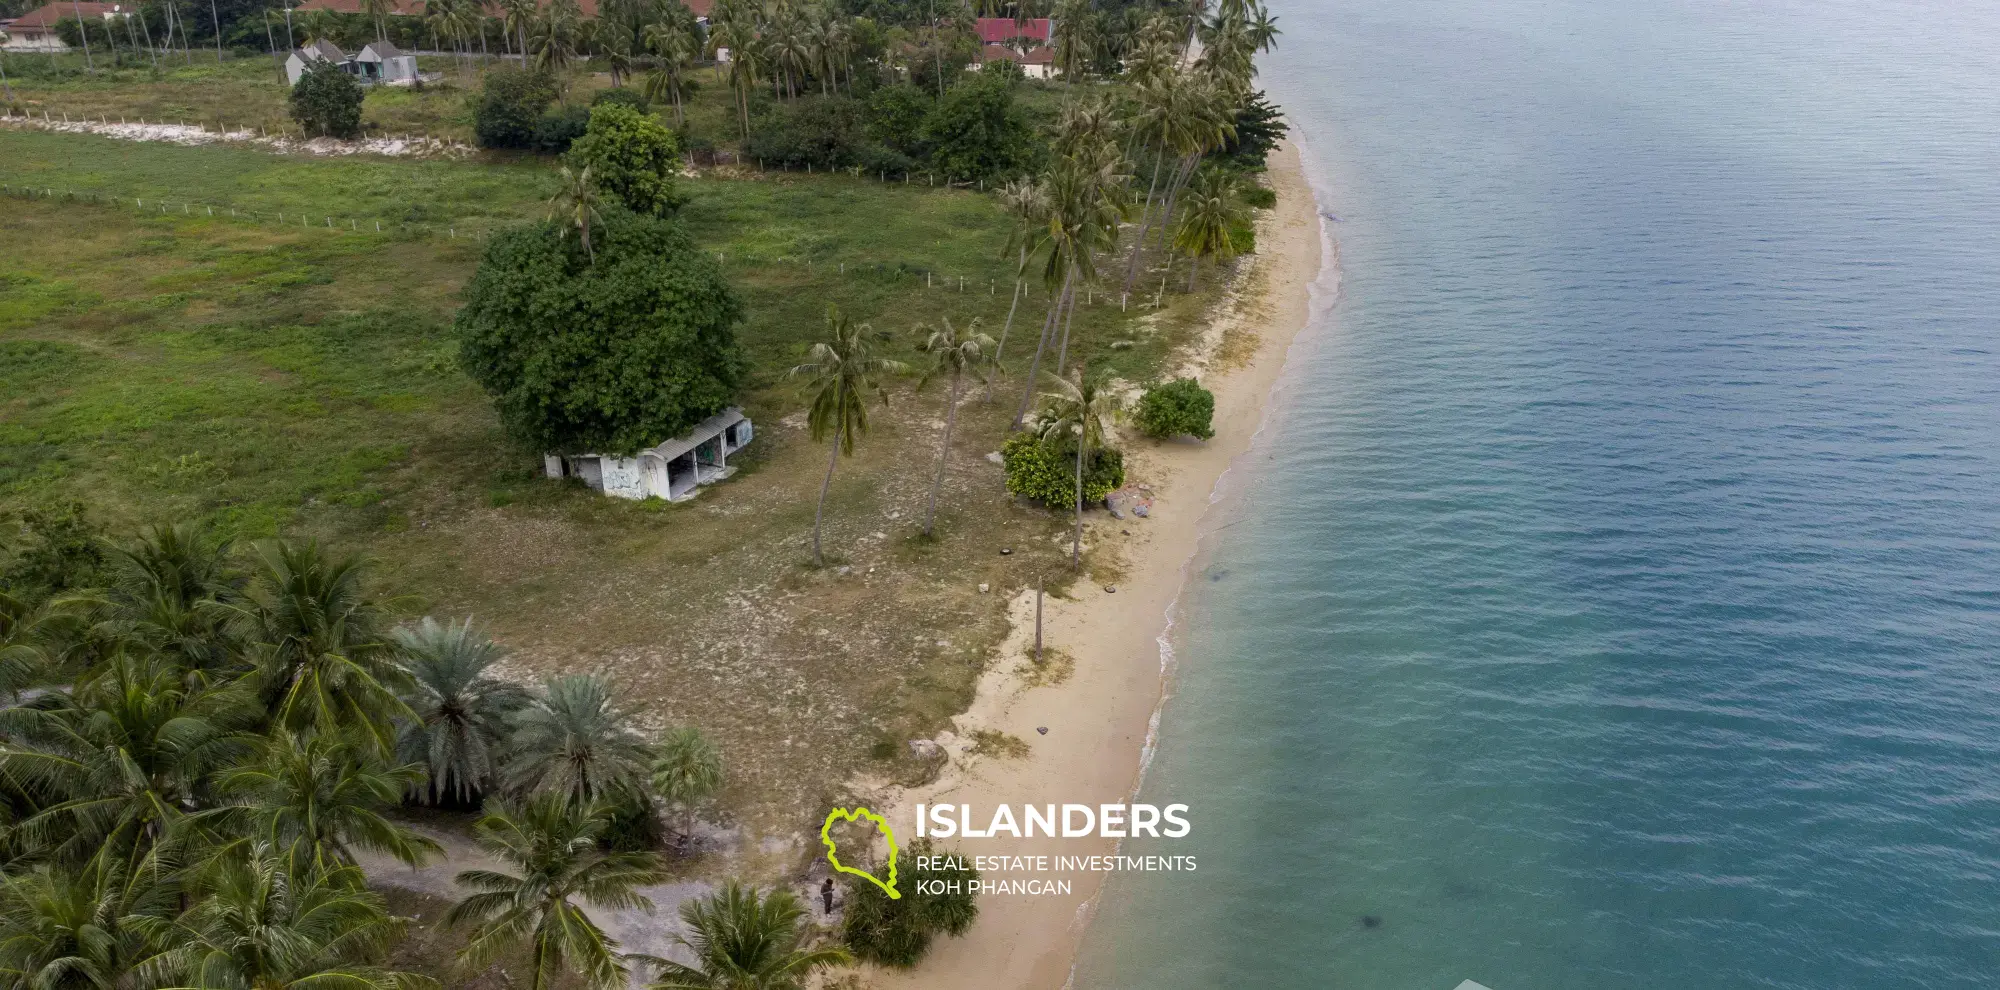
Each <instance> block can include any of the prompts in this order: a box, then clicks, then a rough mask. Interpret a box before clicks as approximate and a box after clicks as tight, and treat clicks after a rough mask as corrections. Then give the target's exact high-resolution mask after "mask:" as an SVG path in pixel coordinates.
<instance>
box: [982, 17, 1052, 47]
mask: <svg viewBox="0 0 2000 990" xmlns="http://www.w3.org/2000/svg"><path fill="white" fill-rule="evenodd" d="M1051 26H1052V22H1051V21H1050V20H1049V19H1048V18H1046V17H1031V18H1029V19H1027V20H1025V21H1017V20H1015V19H1013V18H1011V17H982V18H980V19H979V22H978V28H979V43H980V44H982V45H992V44H997V43H999V42H1003V41H1006V40H1008V39H1009V38H1018V37H1028V38H1034V39H1036V40H1037V41H1043V42H1046V41H1048V40H1049V37H1050V34H1049V31H1050V28H1051Z"/></svg>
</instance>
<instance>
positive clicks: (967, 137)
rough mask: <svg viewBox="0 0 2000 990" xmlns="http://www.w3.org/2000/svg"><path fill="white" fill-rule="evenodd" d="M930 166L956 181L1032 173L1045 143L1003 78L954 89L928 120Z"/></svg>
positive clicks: (926, 132) (926, 127) (927, 138)
mask: <svg viewBox="0 0 2000 990" xmlns="http://www.w3.org/2000/svg"><path fill="white" fill-rule="evenodd" d="M923 137H924V141H925V142H926V143H927V144H928V145H929V146H930V148H931V162H932V163H933V164H935V165H936V166H937V168H938V170H939V171H941V172H943V173H944V174H945V175H946V176H949V177H950V178H953V179H960V180H971V179H993V178H1005V177H1007V176H1011V175H1018V174H1020V173H1022V172H1027V171H1030V170H1031V169H1033V168H1034V166H1035V165H1036V163H1037V161H1038V159H1039V158H1040V157H1041V156H1042V153H1043V148H1042V144H1041V142H1040V141H1039V140H1037V139H1036V137H1035V131H1034V128H1033V127H1031V126H1029V124H1028V118H1027V115H1026V114H1024V113H1022V112H1021V108H1020V107H1018V106H1016V105H1015V104H1014V91H1013V89H1012V88H1011V87H1009V86H1008V85H1007V83H1006V82H1005V81H1004V80H996V79H979V80H976V81H971V82H967V83H965V84H963V85H959V86H956V87H953V88H952V90H951V91H950V92H948V93H946V94H945V97H944V99H942V100H940V101H938V104H937V106H936V107H935V108H934V109H932V110H931V112H930V115H929V116H927V117H925V118H924V127H923Z"/></svg>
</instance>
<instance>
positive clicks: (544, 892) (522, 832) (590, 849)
mask: <svg viewBox="0 0 2000 990" xmlns="http://www.w3.org/2000/svg"><path fill="white" fill-rule="evenodd" d="M610 821H611V816H610V811H609V810H608V809H607V808H606V807H605V806H604V805H602V804H595V803H593V804H584V805H578V804H574V803H572V802H569V801H565V800H563V798H562V796H561V795H558V794H543V795H540V796H537V797H535V798H533V799H531V800H530V801H528V802H527V803H526V804H522V805H513V804H508V803H505V802H496V804H495V806H494V807H493V809H492V810H491V811H488V812H487V814H486V816H485V817H484V818H482V819H480V821H479V826H478V830H479V844H480V846H481V847H482V848H484V849H485V850H486V851H487V852H488V853H490V854H492V855H493V856H494V857H495V858H497V859H499V860H501V861H503V862H505V863H507V864H508V865H509V866H511V867H513V869H514V870H515V872H514V873H504V872H501V871H498V870H467V871H465V872H463V873H460V874H459V875H458V882H459V884H460V885H462V886H465V887H467V888H470V889H471V890H473V891H475V893H473V894H472V895H471V896H469V897H467V898H466V899H465V900H462V901H460V902H458V904H457V905H456V906H454V907H453V908H452V909H451V913H450V914H449V915H447V916H446V920H447V922H448V923H450V924H454V925H455V924H459V923H461V922H467V921H470V922H472V923H474V924H475V925H476V926H477V927H476V929H475V930H474V932H473V935H472V938H471V939H470V940H469V941H467V942H466V945H465V949H464V951H462V952H460V953H459V961H460V962H461V964H463V965H465V966H467V967H476V966H483V965H485V964H486V963H487V962H489V961H491V960H492V959H493V958H494V957H495V956H497V955H498V954H500V953H501V952H503V951H506V950H508V949H511V948H513V947H515V946H516V945H519V944H520V943H521V942H522V941H523V940H527V941H529V942H530V944H531V945H532V946H533V954H534V956H533V957H534V962H533V966H534V976H533V977H532V980H533V982H532V984H531V985H532V987H533V990H543V988H545V987H547V986H548V985H549V984H550V983H551V982H552V981H553V980H554V978H555V976H556V974H557V973H558V972H560V971H561V970H563V969H564V968H568V969H571V970H573V971H575V972H578V973H580V974H582V976H583V978H584V980H585V982H586V983H587V984H588V985H589V986H591V987H593V988H599V990H612V988H617V987H623V986H624V985H625V979H626V969H625V965H624V964H623V963H622V962H620V960H619V957H618V953H617V949H618V942H617V940H615V939H613V938H611V937H610V936H609V935H606V934H605V933H604V930H603V929H601V928H599V927H597V925H596V924H595V923H594V922H592V921H591V920H590V918H589V917H588V916H587V915H585V914H584V912H583V909H582V908H581V907H579V906H578V905H577V903H576V901H577V900H578V899H580V900H582V901H583V902H585V903H587V904H591V905H594V906H597V907H604V908H643V909H646V910H651V909H652V906H653V904H652V902H651V901H649V900H647V899H646V898H645V897H643V896H641V895H640V894H639V893H638V890H637V888H639V887H641V886H643V885H645V884H649V883H658V882H659V881H660V880H661V879H662V876H663V874H662V872H661V870H660V864H659V858H658V857H656V856H654V855H652V854H651V853H604V852H600V851H599V850H598V848H597V840H598V837H599V836H601V835H603V834H604V830H605V827H606V826H607V825H609V824H610Z"/></svg>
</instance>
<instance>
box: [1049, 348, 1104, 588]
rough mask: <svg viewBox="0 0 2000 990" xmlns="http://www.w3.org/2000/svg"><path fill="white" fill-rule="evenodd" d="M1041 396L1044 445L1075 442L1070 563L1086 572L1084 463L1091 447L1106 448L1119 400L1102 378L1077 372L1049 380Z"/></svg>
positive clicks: (1081, 370)
mask: <svg viewBox="0 0 2000 990" xmlns="http://www.w3.org/2000/svg"><path fill="white" fill-rule="evenodd" d="M1049 385H1050V388H1049V390H1048V391H1046V392H1043V393H1042V400H1043V405H1042V418H1041V421H1040V423H1039V424H1038V432H1039V433H1040V435H1041V439H1042V441H1043V442H1044V443H1049V442H1057V443H1060V442H1062V441H1063V440H1068V439H1074V440H1075V442H1076V531H1075V535H1074V536H1073V537H1072V538H1071V540H1070V562H1071V564H1072V565H1073V566H1074V567H1075V568H1076V569H1078V570H1082V569H1083V463H1084V460H1085V459H1086V458H1087V457H1089V455H1090V449H1091V447H1092V446H1097V447H1102V446H1104V435H1105V428H1106V424H1107V423H1108V422H1109V421H1110V420H1112V419H1114V418H1116V416H1117V415H1118V398H1117V396H1116V395H1114V394H1113V393H1112V392H1111V390H1110V389H1109V388H1107V387H1106V382H1105V380H1104V379H1103V378H1102V377H1093V376H1091V375H1087V374H1085V373H1084V370H1083V368H1081V367H1078V368H1077V369H1076V376H1075V378H1074V379H1070V378H1060V377H1057V376H1054V375H1051V376H1049Z"/></svg>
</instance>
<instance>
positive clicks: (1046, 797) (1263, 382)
mask: <svg viewBox="0 0 2000 990" xmlns="http://www.w3.org/2000/svg"><path fill="white" fill-rule="evenodd" d="M1267 176H1268V178H1269V181H1270V184H1271V186H1272V188H1273V189H1274V190H1275V191H1276V192H1277V195H1278V200H1277V205H1276V207H1275V208H1273V209H1272V210H1270V211H1268V212H1267V213H1266V214H1265V215H1264V216H1262V217H1260V218H1259V219H1258V222H1257V248H1258V250H1257V253H1256V254H1255V255H1254V256H1253V260H1252V261H1251V270H1250V271H1249V272H1247V273H1245V274H1244V275H1242V276H1240V282H1241V284H1240V285H1239V286H1237V287H1235V288H1232V290H1231V292H1230V295H1229V296H1228V297H1227V298H1226V299H1225V301H1224V302H1222V303H1220V304H1218V306H1217V308H1216V310H1215V313H1214V316H1213V319H1212V323H1211V325H1210V327H1209V329H1208V330H1207V331H1206V332H1205V333H1204V335H1203V339H1202V342H1201V344H1200V346H1199V347H1197V348H1196V349H1195V350H1194V352H1193V353H1191V354H1189V355H1188V356H1187V358H1186V359H1185V360H1184V361H1183V362H1182V363H1181V365H1180V368H1179V373H1180V374H1194V375H1197V377H1199V378H1200V379H1201V381H1202V384H1203V385H1204V386H1205V387H1207V388H1209V389H1210V390H1211V391H1212V392H1214V394H1215V418H1214V428H1215V436H1214V438H1213V439H1211V440H1209V441H1207V442H1206V443H1200V444H1196V443H1186V442H1154V441H1149V440H1144V439H1137V440H1134V439H1132V438H1129V437H1128V438H1127V455H1126V456H1127V464H1128V472H1127V473H1128V477H1129V478H1131V479H1133V481H1135V482H1143V483H1145V484H1147V485H1149V486H1150V487H1151V490H1152V496H1153V499H1154V501H1153V505H1152V509H1151V515H1150V516H1149V517H1147V518H1144V519H1138V518H1129V519H1125V520H1118V519H1113V518H1110V517H1108V516H1105V515H1101V514H1100V515H1099V516H1098V517H1096V518H1092V519H1090V520H1088V521H1087V522H1086V524H1085V539H1086V541H1087V542H1095V541H1096V540H1109V541H1111V542H1110V543H1109V546H1110V548H1111V549H1112V550H1113V553H1114V556H1115V557H1116V558H1118V559H1119V560H1121V562H1122V564H1123V570H1124V577H1122V578H1120V579H1118V580H1119V583H1118V584H1116V585H1113V586H1112V587H1115V588H1116V589H1117V590H1116V591H1115V592H1112V591H1108V590H1107V588H1106V586H1105V585H1103V584H1099V583H1096V582H1094V581H1088V580H1086V581H1080V582H1077V584H1076V585H1075V587H1074V593H1075V594H1076V596H1077V597H1075V598H1056V597H1050V598H1048V599H1047V601H1046V603H1045V606H1044V607H1045V614H1044V629H1045V632H1044V639H1045V642H1046V645H1047V647H1048V648H1049V649H1052V650H1059V651H1062V653H1064V654H1067V655H1068V656H1069V657H1072V658H1074V660H1075V669H1074V671H1073V672H1072V673H1070V674H1069V675H1068V676H1067V677H1066V678H1065V679H1063V680H1061V682H1060V683H1056V684H1047V685H1037V684H1032V683H1029V682H1028V681H1026V680H1024V679H1023V677H1022V673H1023V669H1024V668H1025V667H1026V666H1027V664H1028V660H1027V657H1028V656H1029V655H1031V654H1032V652H1033V648H1034V646H1033V644H1034V624H1035V621H1034V612H1035V596H1034V592H1033V590H1032V589H1029V590H1027V591H1024V592H1022V593H1020V594H1017V595H1016V596H1015V598H1014V599H1013V601H1012V602H1010V603H1009V616H1010V620H1011V631H1010V633H1009V635H1008V638H1007V640H1006V641H1005V642H1004V643H1003V644H1002V645H1001V648H1000V653H999V657H998V659H996V660H995V661H994V662H993V664H992V665H991V667H989V669H988V670H987V672H986V673H985V674H984V675H982V677H981V678H980V682H979V686H978V691H977V694H976V696H975V698H974V700H973V703H972V705H971V706H970V707H969V708H968V709H967V710H966V711H965V713H963V714H961V715H959V716H958V717H957V718H956V719H955V720H954V724H955V726H956V733H955V736H954V737H953V738H950V739H942V740H940V741H941V742H944V743H945V745H946V748H947V749H948V750H949V751H950V752H951V754H952V756H953V757H954V759H953V760H952V762H951V764H950V765H949V766H948V767H947V768H946V770H945V771H944V772H943V773H942V774H941V775H940V776H939V778H938V779H937V780H936V781H934V782H932V783H930V784H928V785H925V786H923V787H918V788H909V789H905V790H902V791H901V792H899V793H895V794H894V796H893V798H892V799H891V800H889V801H887V802H886V803H885V804H886V807H885V808H884V810H885V811H886V812H887V814H888V815H889V820H890V821H891V822H895V823H898V824H899V825H900V824H902V823H907V822H909V821H911V820H912V816H913V814H914V809H915V805H917V804H919V803H924V804H930V803H938V802H951V803H958V804H971V805H973V806H975V807H979V808H982V809H985V808H990V807H991V806H993V805H996V804H1013V805H1021V804H1047V803H1055V804H1062V803H1078V804H1104V803H1117V802H1123V801H1128V800H1130V799H1131V797H1132V796H1133V795H1134V794H1136V793H1137V791H1138V788H1139V784H1140V782H1141V780H1142V778H1143V775H1144V773H1145V769H1146V766H1147V764H1149V763H1150V762H1151V758H1152V751H1153V745H1154V741H1155V740H1154V735H1155V732H1156V731H1157V729H1158V725H1159V717H1160V712H1161V706H1162V705H1163V703H1164V701H1165V700H1166V697H1167V693H1168V686H1169V685H1168V679H1169V675H1170V672H1171V658H1172V656H1173V642H1174V641H1175V640H1176V639H1177V638H1178V635H1179V633H1178V628H1177V627H1178V623H1177V621H1176V620H1177V617H1178V611H1179V602H1180V594H1181V590H1182V588H1183V586H1184V585H1185V580H1186V576H1187V574H1188V573H1189V567H1190V565H1191V564H1192V562H1193V561H1194V560H1195V558H1196V556H1197V555H1198V553H1199V552H1200V550H1201V543H1202V538H1203V537H1204V536H1205V535H1206V534H1207V533H1209V532H1211V527H1210V525H1209V524H1210V523H1211V522H1212V519H1211V517H1212V515H1213V514H1214V511H1216V510H1215V507H1216V506H1218V505H1222V504H1223V503H1224V502H1226V501H1227V496H1226V495H1225V494H1224V492H1223V488H1224V487H1225V486H1224V484H1223V482H1224V480H1225V478H1226V477H1227V476H1228V474H1229V473H1230V471H1231V470H1232V469H1233V468H1234V467H1235V466H1236V465H1237V463H1238V461H1239V460H1241V459H1242V458H1243V457H1244V456H1246V455H1248V454H1249V453H1251V451H1252V448H1253V446H1254V443H1255V441H1256V439H1257V437H1258V436H1259V434H1260V433H1262V431H1263V428H1264V426H1265V425H1266V422H1267V417H1268V415H1269V414H1270V413H1271V411H1272V402H1271V398H1272V397H1273V395H1274V394H1275V391H1276V387H1277V386H1278V384H1279V381H1280V379H1281V377H1282V375H1283V372H1284V370H1285V368H1286V366H1287V356H1288V354H1289V352H1290V350H1291V347H1292V344H1293V341H1294V339H1295V338H1296V337H1297V336H1298V335H1299V333H1300V331H1302V330H1303V329H1304V328H1305V325H1306V323H1307V321H1308V320H1309V318H1310V316H1311V312H1312V303H1313V300H1314V298H1315V293H1314V286H1315V284H1316V283H1317V282H1318V280H1319V278H1320V275H1321V270H1322V269H1321V263H1322V260H1323V259H1322V233H1321V229H1320V221H1319V209H1318V205H1317V201H1316V199H1315V198H1314V194H1313V190H1312V188H1311V186H1310V184H1309V183H1308V182H1307V180H1306V177H1305V170H1304V167H1303V164H1302V162H1301V159H1300V150H1299V147H1298V144H1297V142H1296V141H1294V140H1287V141H1286V142H1285V143H1284V144H1282V145H1281V146H1280V147H1279V148H1278V149H1276V150H1275V151H1274V152H1273V153H1272V156H1271V160H1270V164H1269V168H1268V171H1267ZM1043 728H1046V729H1047V732H1046V734H1043V733H1041V732H1038V731H1037V730H1038V729H1043ZM979 730H989V731H999V732H1005V733H1008V734H1010V735H1012V736H1014V737H1016V738H1018V739H1021V740H1023V741H1025V742H1027V744H1028V745H1029V747H1030V752H1029V755H1028V756H1026V757H1024V758H1019V759H1005V758H999V757H984V756H975V755H971V754H970V753H969V752H968V750H969V749H970V747H971V744H972V738H971V737H972V734H973V733H974V732H975V731H979ZM941 844H942V845H943V846H944V847H946V848H951V847H953V846H954V845H955V846H956V848H957V850H958V851H960V852H963V853H965V854H967V855H1049V856H1054V855H1057V854H1061V855H1083V856H1088V855H1105V854H1110V853H1113V852H1115V851H1116V850H1117V847H1118V841H1117V840H1115V839H1108V838H1096V837H1092V838H1087V839H1049V838H1044V837H1037V838H1032V839H1014V838H987V839H974V840H944V841H943V842H942V843H941ZM1057 876H1060V877H1063V878H1067V879H1071V880H1073V881H1074V882H1073V884H1072V885H1071V889H1070V891H1069V892H1067V893H1062V894H1054V895H1040V896H1020V895H1012V894H1006V895H1000V894H989V895H986V896H982V897H981V898H980V899H979V920H978V921H977V922H976V923H975V924H974V925H973V927H972V929H971V931H969V932H967V933H966V934H965V936H963V937H961V938H941V939H940V940H938V941H937V942H936V943H934V944H933V946H932V950H931V952H930V954H929V955H928V956H927V957H926V958H925V960H924V961H923V962H922V963H921V964H919V965H918V966H917V967H915V968H914V969H912V970H909V971H907V972H893V971H886V970H880V969H871V970H870V971H869V975H870V977H871V979H873V981H874V984H875V985H876V986H878V987H918V986H923V987H953V988H957V987H973V988H982V990H984V988H994V990H999V988H1023V987H1026V988H1048V990H1054V988H1058V987H1063V986H1065V985H1066V984H1067V983H1068V981H1069V978H1070V972H1071V968H1072V966H1073V965H1074V962H1075V957H1076V953H1077V950H1078V948H1079V947H1080V944H1081V939H1082V936H1083V932H1084V929H1085V927H1086V926H1087V925H1088V923H1089V920H1090V917H1091V914H1092V913H1093V909H1094V907H1095V905H1096V901H1097V896H1098V894H1099V892H1100V891H1101V890H1102V889H1103V881H1104V878H1105V874H1102V873H1066V874H1059V875H1058V874H1050V875H1048V876H1047V877H1045V879H1053V878H1055V877H1057ZM986 879H988V880H994V879H999V877H998V876H996V875H994V874H988V875H987V876H986Z"/></svg>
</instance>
